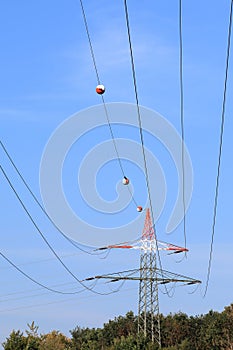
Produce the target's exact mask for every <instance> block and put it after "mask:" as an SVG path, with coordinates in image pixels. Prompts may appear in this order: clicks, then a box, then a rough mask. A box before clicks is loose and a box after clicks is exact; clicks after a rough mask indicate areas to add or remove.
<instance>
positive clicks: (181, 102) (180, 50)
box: [179, 0, 187, 257]
mask: <svg viewBox="0 0 233 350" xmlns="http://www.w3.org/2000/svg"><path fill="white" fill-rule="evenodd" d="M179 73H180V126H181V138H182V140H181V142H182V143H181V164H182V165H181V166H182V204H183V233H184V247H185V248H186V246H187V235H186V213H185V212H186V206H185V162H184V142H185V131H184V84H183V33H182V0H179ZM185 257H187V253H186V252H185Z"/></svg>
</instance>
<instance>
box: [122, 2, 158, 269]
mask: <svg viewBox="0 0 233 350" xmlns="http://www.w3.org/2000/svg"><path fill="white" fill-rule="evenodd" d="M124 10H125V18H126V27H127V35H128V41H129V50H130V59H131V68H132V75H133V85H134V93H135V99H136V105H137V116H138V124H139V133H140V140H141V146H142V154H143V161H144V169H145V178H146V186H147V193H148V198H149V203H150V209H151V217H152V223H153V225H154V222H155V221H154V214H153V206H152V198H151V192H150V185H149V174H148V169H147V161H146V154H145V147H144V137H143V129H142V120H141V113H140V107H139V98H138V90H137V80H136V72H135V64H134V56H133V47H132V40H131V34H130V23H129V13H128V7H127V1H126V0H124ZM155 238H156V245H157V255H158V260H159V265H160V268H161V269H162V263H161V258H160V254H159V250H158V243H157V235H156V231H155Z"/></svg>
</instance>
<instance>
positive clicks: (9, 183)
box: [0, 165, 112, 295]
mask: <svg viewBox="0 0 233 350" xmlns="http://www.w3.org/2000/svg"><path fill="white" fill-rule="evenodd" d="M0 170H1V172H2V174H3V175H4V177H5V179H6V180H7V182H8V185H9V186H10V188H11V189H12V191H13V192H14V194H15V196H16V197H17V199H18V201H19V202H20V204H21V206H22V208H23V209H24V211H25V213H26V214H27V216H28V217H29V219H30V221H31V222H32V224H33V226H34V227H35V228H36V230H37V232H38V233H39V234H40V236H41V237H42V239H43V240H44V242H45V243H46V245H47V246H48V247H49V249H50V250H51V252H52V253H53V254H54V256H55V257H56V258H57V260H58V261H59V262H60V263H61V265H62V266H63V267H64V269H65V270H66V271H67V272H68V274H70V275H71V276H72V277H73V278H74V279H75V280H76V281H77V282H78V283H79V284H81V285H82V286H83V287H84V288H85V289H87V290H89V291H90V292H92V293H95V294H99V295H109V294H111V293H112V292H111V293H100V292H97V291H95V290H93V289H91V288H89V287H87V286H86V285H85V284H84V283H83V282H82V281H81V280H79V279H78V278H77V276H75V274H74V273H73V272H72V271H71V270H70V269H69V268H68V267H67V265H66V264H65V263H64V262H63V260H62V259H61V258H60V256H59V255H58V254H57V253H56V251H55V250H54V249H53V247H52V246H51V244H50V243H49V241H48V240H47V239H46V237H45V235H44V234H43V232H42V231H41V230H40V228H39V227H38V225H37V224H36V222H35V220H34V219H33V217H32V215H31V214H30V212H29V211H28V209H27V208H26V206H25V204H24V203H23V201H22V199H21V198H20V196H19V194H18V193H17V191H16V189H15V188H14V186H13V184H12V183H11V181H10V179H9V177H8V176H7V174H6V172H5V171H4V169H3V168H2V166H1V165H0Z"/></svg>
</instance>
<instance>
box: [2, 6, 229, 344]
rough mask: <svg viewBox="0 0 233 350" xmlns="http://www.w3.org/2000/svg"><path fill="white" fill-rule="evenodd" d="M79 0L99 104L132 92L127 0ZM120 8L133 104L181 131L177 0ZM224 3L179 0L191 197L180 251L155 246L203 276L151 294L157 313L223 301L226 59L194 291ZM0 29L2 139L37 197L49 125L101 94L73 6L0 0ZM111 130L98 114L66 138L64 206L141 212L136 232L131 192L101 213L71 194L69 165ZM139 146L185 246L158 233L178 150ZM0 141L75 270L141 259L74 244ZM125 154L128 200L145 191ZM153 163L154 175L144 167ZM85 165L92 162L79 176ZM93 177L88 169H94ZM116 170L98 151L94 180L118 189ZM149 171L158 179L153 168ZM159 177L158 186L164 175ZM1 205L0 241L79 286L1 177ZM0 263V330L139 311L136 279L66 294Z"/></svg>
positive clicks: (57, 279)
mask: <svg viewBox="0 0 233 350" xmlns="http://www.w3.org/2000/svg"><path fill="white" fill-rule="evenodd" d="M84 6H85V9H86V15H87V19H88V24H89V30H90V35H91V39H92V44H93V48H94V51H95V56H96V61H97V66H98V71H99V75H100V78H101V82H103V83H104V85H105V86H106V94H105V95H104V96H105V100H106V102H107V103H110V102H124V103H135V96H134V90H133V83H132V73H131V67H130V56H129V47H128V42H127V32H126V25H125V17H124V8H123V1H114V2H109V1H105V0H103V1H102V2H96V1H92V0H90V1H84ZM128 7H129V15H130V24H131V34H132V42H133V49H134V58H135V67H136V76H137V83H138V94H139V102H140V104H141V105H142V106H145V107H146V108H149V109H152V110H154V111H156V112H158V113H159V114H160V115H162V116H163V117H164V118H165V119H166V120H167V121H168V122H169V123H171V124H172V125H173V126H174V127H175V129H177V131H178V132H180V110H179V108H180V107H179V41H178V4H177V3H176V2H171V1H163V2H162V1H161V2H153V1H149V2H147V3H146V5H145V3H143V2H135V1H134V2H133V1H132V0H129V1H128ZM229 7H230V1H225V0H224V1H215V2H210V1H206V2H205V3H203V2H202V1H195V2H194V1H189V2H188V3H187V2H186V3H184V5H183V49H184V52H183V54H184V65H183V72H184V121H185V141H186V146H187V148H188V151H189V154H190V157H191V160H192V166H193V174H194V186H193V196H192V200H191V204H190V206H189V210H188V212H187V246H188V248H189V249H190V252H189V254H188V257H187V259H184V260H183V261H182V262H180V263H178V261H179V258H177V256H166V255H165V254H161V257H162V262H163V267H164V268H165V269H167V270H170V271H172V272H177V273H180V274H184V275H187V276H190V277H194V278H197V279H200V280H202V281H203V285H202V287H200V288H198V289H197V291H196V292H195V293H194V294H190V292H192V291H193V289H191V290H190V288H186V287H182V288H180V287H179V288H178V287H177V288H176V290H175V293H174V296H173V297H172V298H169V297H167V296H166V295H163V293H160V310H161V312H162V313H164V314H166V313H169V312H177V311H183V312H185V313H188V314H194V315H195V314H201V313H205V312H208V311H209V309H214V310H219V311H221V310H223V308H224V306H227V305H229V304H230V303H231V302H232V296H231V292H230V291H231V290H232V281H231V268H230V266H231V262H232V237H231V230H232V225H231V199H232V183H231V179H232V175H233V174H232V173H233V167H232V163H231V161H230V154H231V149H232V136H231V131H232V118H231V117H230V116H231V114H232V106H231V104H230V96H231V92H232V79H231V76H232V62H231V61H232V60H230V70H229V82H228V94H227V97H228V100H227V105H226V123H225V131H224V142H223V154H222V167H221V179H220V187H219V206H218V213H217V222H216V235H215V240H214V254H213V264H212V270H211V276H210V283H209V289H208V293H207V296H206V297H205V298H204V299H203V297H202V296H203V291H204V286H205V282H206V273H207V267H208V257H209V248H210V238H211V226H212V217H213V201H214V190H215V182H216V170H217V155H218V144H219V129H220V119H221V108H222V98H223V83H224V74H225V60H226V57H225V56H226V42H227V30H228V17H229ZM0 32H1V35H0V44H1V55H0V62H1V70H0V71H1V74H0V76H1V79H0V89H1V94H0V96H1V98H0V101H1V104H0V120H1V139H2V141H3V143H4V144H5V146H6V147H7V149H8V151H9V153H10V155H11V157H12V158H13V159H14V161H15V163H16V165H17V166H18V168H19V169H20V171H21V172H22V174H23V176H24V177H25V179H26V181H27V182H28V184H29V186H30V187H31V188H32V190H33V192H34V193H35V194H36V196H37V197H38V198H39V199H40V201H41V195H40V184H39V177H40V175H39V174H40V163H41V158H42V155H43V152H44V149H45V146H46V144H47V142H48V140H49V139H50V137H51V135H52V134H53V133H54V131H55V130H56V129H57V128H58V127H59V125H61V124H62V123H63V122H64V121H65V120H67V118H69V117H70V116H72V115H74V114H75V113H78V112H80V111H83V110H85V109H87V108H90V107H92V106H95V105H99V104H100V103H101V100H100V97H99V96H98V95H97V94H96V93H95V87H96V76H95V71H94V67H93V63H92V60H91V56H90V50H89V46H88V41H87V36H86V32H85V28H84V23H83V18H82V13H81V8H80V4H79V2H78V1H69V2H67V1H62V0H60V1H59V2H57V1H56V2H55V1H53V0H51V1H49V2H47V1H44V0H42V1H40V2H31V1H27V0H25V1H23V2H18V1H15V0H9V1H8V2H5V3H2V4H1V11H0ZM142 122H143V121H142ZM126 123H127V116H126ZM113 131H114V135H115V136H116V137H117V138H121V139H124V140H129V139H130V140H133V141H135V142H139V135H138V130H137V128H135V127H127V126H125V125H118V124H115V125H114V126H113ZM108 140H111V138H110V135H109V130H108V128H107V127H106V126H103V125H102V126H101V125H100V126H99V127H97V128H95V129H94V130H92V131H91V132H90V133H89V134H88V133H87V134H85V135H84V136H83V137H82V138H80V140H78V141H77V142H76V143H75V144H74V145H73V146H72V148H71V149H70V152H69V153H68V154H67V157H66V160H65V162H64V175H63V188H64V192H65V193H66V198H67V201H68V202H69V204H70V205H71V206H72V208H73V210H74V211H75V212H76V213H79V215H81V216H82V219H83V220H84V221H86V222H88V223H89V224H91V225H97V224H98V225H99V226H101V225H102V224H104V227H106V226H107V227H109V226H110V227H115V225H119V223H120V224H122V225H123V224H126V223H127V222H128V221H129V222H130V221H132V220H133V219H135V218H137V219H138V231H137V232H135V238H137V237H138V236H140V234H141V230H142V227H143V220H144V213H142V214H141V216H138V214H137V212H136V210H135V207H134V206H133V205H132V203H131V204H130V205H129V206H128V207H127V208H126V209H125V210H122V211H120V212H119V213H117V214H116V215H109V214H106V215H103V214H102V213H98V211H93V210H91V208H90V207H88V205H86V203H85V202H84V200H83V199H82V197H81V192H80V188H79V186H78V180H77V178H78V169H79V167H80V165H81V164H82V161H83V159H85V156H86V155H87V154H88V152H90V151H91V149H92V148H93V147H94V148H95V146H97V145H99V144H100V143H102V142H105V141H108ZM145 146H146V148H147V149H148V150H149V151H150V152H151V153H152V154H153V155H154V156H155V157H156V158H157V159H158V160H159V163H160V166H161V168H162V169H163V172H164V176H165V179H166V185H167V197H166V202H165V205H164V210H163V212H162V213H161V215H160V217H159V219H158V220H157V222H156V228H157V234H158V238H159V239H161V240H163V241H168V242H171V243H176V244H179V245H183V244H184V238H183V232H182V225H180V226H178V227H177V229H176V230H175V231H174V232H173V233H172V234H170V235H168V234H167V233H166V225H167V222H168V219H169V217H170V214H171V211H172V208H173V206H174V203H175V200H176V196H177V185H178V179H177V172H176V168H175V165H174V162H173V161H172V159H171V157H170V155H169V153H168V152H167V150H166V149H165V148H164V146H163V144H162V143H161V142H159V140H157V139H154V138H153V137H152V136H151V135H149V133H146V132H145ZM0 152H1V160H2V162H1V164H2V167H3V168H4V169H5V171H6V172H7V174H8V176H9V177H10V179H11V181H12V183H13V184H14V186H15V188H16V189H17V191H18V192H19V194H20V196H21V198H22V199H23V201H24V203H25V205H26V206H27V208H28V210H29V211H30V213H31V214H32V216H33V218H34V219H35V221H36V223H37V224H38V226H39V227H40V229H41V231H43V233H44V234H45V236H46V237H47V239H48V240H49V242H50V243H51V245H52V246H53V247H54V249H55V250H56V251H57V252H58V253H59V255H61V256H62V257H63V258H64V262H65V263H66V264H67V266H69V268H70V269H71V270H72V271H73V272H74V273H75V274H76V275H77V277H78V278H80V279H82V278H85V277H88V276H92V275H94V274H99V273H101V272H114V271H121V270H125V269H128V268H135V267H137V266H138V264H139V255H138V252H137V251H133V252H131V251H127V252H125V251H124V252H119V251H116V252H111V253H110V254H109V256H108V257H106V258H105V259H100V257H96V256H90V255H88V254H85V253H82V252H80V251H79V250H77V249H75V248H74V247H72V246H71V245H70V244H69V242H67V241H66V240H65V239H64V238H63V237H62V236H61V235H60V234H59V233H58V232H57V230H56V229H54V227H53V226H52V225H51V223H50V222H49V221H48V220H47V219H46V217H45V215H44V214H43V213H42V212H41V211H40V209H39V208H38V206H37V205H36V204H35V203H34V202H33V200H32V198H31V197H30V195H29V194H28V192H27V190H26V189H25V187H24V186H23V184H22V182H21V181H20V179H19V178H18V177H17V174H16V173H15V171H14V169H13V168H12V166H11V165H10V163H9V161H8V159H7V157H6V156H5V155H4V152H3V151H2V150H0ZM58 154H59V149H58ZM103 158H104V157H103ZM123 165H124V167H125V168H126V169H127V173H129V174H131V176H129V177H130V178H131V179H133V181H134V184H133V185H134V193H135V198H137V201H139V202H140V201H141V202H142V203H145V201H146V186H145V179H144V174H143V171H142V170H140V169H139V168H138V166H137V165H135V164H134V163H133V162H130V160H127V159H124V160H123ZM150 173H151V174H152V175H151V177H152V176H153V169H150ZM89 176H90V174H89V173H88V174H87V179H89ZM93 178H94V176H93ZM93 178H91V177H90V179H91V180H90V181H92V180H93ZM120 180H121V172H120V170H119V164H118V163H117V161H115V160H112V161H110V162H107V163H106V164H104V166H103V167H102V168H100V169H99V171H98V172H97V175H96V187H97V191H98V193H99V194H100V195H101V196H102V198H104V200H105V201H113V200H115V199H116V198H117V189H116V186H117V184H119V181H120ZM151 181H152V182H153V183H156V176H155V177H153V179H151ZM158 182H159V181H158ZM156 185H158V187H160V186H161V184H160V183H158V184H157V183H156ZM83 186H84V188H83V190H85V191H86V190H88V187H89V184H88V183H86V184H85V183H84V185H83ZM85 186H86V187H85ZM117 188H118V187H117ZM81 190H82V188H81ZM153 204H154V206H155V208H156V198H153ZM1 212H2V215H1V251H2V253H4V254H5V255H6V256H7V257H8V258H9V259H11V260H12V261H13V262H14V263H16V264H18V265H19V266H20V267H21V268H22V269H23V270H24V271H25V272H26V273H28V274H30V275H31V276H32V277H33V278H35V279H37V280H38V281H40V282H41V283H43V284H45V285H48V286H56V288H58V289H59V288H61V289H63V288H66V290H68V288H70V289H71V288H74V289H80V286H77V285H76V283H75V281H74V280H73V279H72V278H71V276H69V275H68V274H67V273H66V271H65V270H64V269H63V267H62V266H61V265H60V264H59V262H58V261H56V259H54V256H53V254H52V253H51V252H50V250H49V249H48V247H47V246H46V245H45V244H44V242H43V240H42V239H41V237H40V236H39V235H38V233H37V232H36V230H35V228H34V227H33V225H32V223H31V222H30V220H29V219H28V217H27V216H26V215H25V213H24V211H23V210H22V208H21V207H20V205H19V203H18V202H17V200H16V198H15V196H14V194H13V193H12V191H11V190H10V188H9V186H8V185H7V183H6V181H5V179H4V178H3V176H1ZM77 230H78V228H77ZM84 235H85V233H84ZM131 235H133V236H134V233H132V232H131ZM117 238H118V237H116V242H117V241H118V239H117ZM0 269H1V293H0V295H1V300H0V301H1V304H0V313H1V316H2V319H3V320H4V322H3V323H4V324H2V326H1V333H0V341H1V342H2V341H3V340H4V339H5V337H6V336H7V335H8V334H9V333H10V331H11V330H12V329H21V330H24V329H25V328H26V325H27V323H30V322H31V321H33V320H34V321H35V322H36V324H38V325H39V331H40V332H48V331H50V330H52V329H58V330H60V331H61V332H64V333H65V334H68V333H69V330H70V329H73V328H74V327H75V326H77V325H79V326H89V327H97V326H102V324H103V323H104V322H107V321H108V320H109V319H112V318H113V317H115V316H118V315H122V314H125V313H126V312H127V311H128V310H133V311H134V312H135V313H136V312H137V298H138V286H137V284H136V283H134V282H132V283H131V282H129V283H126V284H125V285H124V286H123V287H122V288H121V289H120V291H119V292H118V293H114V294H110V295H108V296H100V295H95V294H92V293H90V292H88V291H82V292H81V293H80V294H77V295H76V296H59V295H56V294H53V293H50V292H47V291H46V290H43V289H39V288H38V286H36V285H34V284H33V283H32V282H30V281H28V280H26V279H25V278H24V277H23V276H22V275H20V274H19V272H17V271H16V270H14V269H13V268H12V267H11V266H9V265H8V264H7V262H5V261H4V260H1V265H0ZM109 288H110V287H109V286H108V285H107V286H106V285H103V284H102V285H101V284H100V286H99V290H101V291H105V292H106V291H107V292H109V291H110V289H109ZM74 289H73V290H74Z"/></svg>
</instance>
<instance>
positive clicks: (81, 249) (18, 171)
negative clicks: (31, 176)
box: [0, 140, 95, 255]
mask: <svg viewBox="0 0 233 350" xmlns="http://www.w3.org/2000/svg"><path fill="white" fill-rule="evenodd" d="M0 146H1V147H2V149H3V151H4V152H5V154H6V156H7V158H8V159H9V161H10V163H11V164H12V166H13V168H14V169H15V171H16V173H17V174H18V176H19V177H20V179H21V181H22V182H23V184H24V186H25V187H26V188H27V190H28V192H29V193H30V195H31V196H32V198H33V199H34V201H35V202H36V204H37V205H38V206H39V208H40V209H41V210H42V212H43V213H44V214H45V216H46V217H47V219H48V220H49V221H50V222H51V224H52V225H53V226H54V227H55V228H56V230H57V231H58V232H59V233H60V234H61V235H62V236H63V237H64V238H65V239H66V240H67V241H68V242H70V243H71V244H72V245H73V246H74V247H75V248H77V249H79V250H80V251H82V252H84V253H87V254H90V255H94V254H95V253H92V252H88V251H87V250H85V249H83V248H81V247H80V246H79V245H77V244H76V243H75V242H74V241H73V240H72V239H70V238H69V237H67V236H66V235H65V234H64V233H63V232H62V231H61V230H60V228H59V227H58V226H57V225H56V223H55V222H54V221H53V220H52V218H51V217H50V216H49V215H48V213H47V211H46V210H45V209H44V208H43V206H42V205H41V203H40V202H39V200H38V198H37V197H36V195H35V194H34V192H33V191H32V189H31V188H30V186H29V185H28V183H27V181H26V180H25V178H24V177H23V175H22V173H21V172H20V170H19V168H18V167H17V166H16V163H15V162H14V160H13V158H12V157H11V156H10V153H9V152H8V150H7V148H6V146H5V145H4V144H3V142H2V141H1V140H0Z"/></svg>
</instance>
